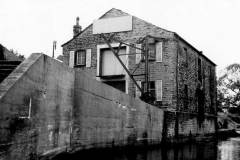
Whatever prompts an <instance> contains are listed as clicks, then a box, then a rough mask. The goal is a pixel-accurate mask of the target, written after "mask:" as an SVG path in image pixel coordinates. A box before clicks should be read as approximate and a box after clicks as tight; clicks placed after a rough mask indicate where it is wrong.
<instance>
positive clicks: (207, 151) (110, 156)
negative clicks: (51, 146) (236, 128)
mask: <svg viewBox="0 0 240 160" xmlns="http://www.w3.org/2000/svg"><path fill="white" fill-rule="evenodd" d="M84 159H86V160H91V159H96V160H240V137H237V138H228V139H226V140H221V141H218V142H214V141H210V142H202V143H194V144H193V143H192V144H185V145H179V146H166V145H165V146H161V147H154V148H148V149H146V148H145V149H143V148H138V149H125V150H121V151H119V150H118V151H113V150H110V149H109V150H104V151H100V150H98V151H85V152H81V153H78V154H73V155H65V156H61V157H58V158H56V160H84Z"/></svg>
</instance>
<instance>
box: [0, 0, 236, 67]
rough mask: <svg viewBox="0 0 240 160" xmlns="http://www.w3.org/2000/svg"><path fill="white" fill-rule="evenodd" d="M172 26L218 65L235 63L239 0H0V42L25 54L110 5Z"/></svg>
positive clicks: (48, 46) (67, 34)
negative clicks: (77, 18) (78, 20)
mask: <svg viewBox="0 0 240 160" xmlns="http://www.w3.org/2000/svg"><path fill="white" fill-rule="evenodd" d="M113 7H114V8H117V9H121V10H122V11H124V12H127V13H129V14H132V15H134V16H136V17H139V18H141V19H144V20H146V21H148V22H151V23H153V24H155V25H157V26H159V27H162V28H165V29H167V30H170V31H174V32H177V33H178V34H179V35H180V36H181V37H183V38H184V39H185V40H187V41H188V42H190V43H191V44H192V45H194V46H195V47H196V48H197V49H198V50H202V51H203V53H204V54H205V55H206V56H207V57H209V58H210V59H211V60H212V61H214V62H215V63H216V64H217V65H218V70H220V69H223V68H224V67H225V66H227V65H229V64H231V63H240V53H239V46H240V44H239V43H240V40H239V37H240V18H239V16H240V0H144V1H143V0H0V43H1V44H3V45H4V46H5V47H7V48H8V49H14V50H17V51H18V52H19V53H21V54H24V55H25V56H26V57H28V56H29V55H30V54H31V53H34V52H43V53H45V54H47V55H50V56H51V54H52V42H53V40H56V41H57V55H59V54H61V53H62V48H61V45H62V44H63V43H65V42H66V41H68V40H69V39H71V38H72V35H73V33H72V27H73V25H74V24H75V19H76V17H77V16H79V17H80V25H82V27H83V28H85V27H86V26H88V25H89V24H90V23H92V21H93V20H94V19H97V18H99V17H100V16H101V15H102V14H104V13H105V12H107V11H108V10H110V9H111V8H113Z"/></svg>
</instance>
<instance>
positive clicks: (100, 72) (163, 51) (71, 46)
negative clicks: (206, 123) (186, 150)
mask: <svg viewBox="0 0 240 160" xmlns="http://www.w3.org/2000/svg"><path fill="white" fill-rule="evenodd" d="M99 33H106V34H109V33H115V36H116V37H118V38H119V39H121V40H122V41H124V42H125V43H128V44H134V45H135V46H136V47H138V48H139V47H142V46H143V44H142V43H141V41H140V40H141V39H143V38H144V37H146V36H149V37H151V40H150V41H149V42H148V43H149V44H148V45H149V54H150V58H149V62H148V63H149V79H150V86H149V88H150V91H151V92H152V94H153V95H154V96H155V97H156V98H155V104H156V105H157V106H159V107H162V108H167V109H170V110H175V111H184V112H191V113H216V76H215V67H216V65H215V64H214V63H213V62H212V61H211V60H210V59H209V58H207V57H206V56H205V55H204V54H203V53H202V52H201V51H199V50H198V49H196V48H195V47H194V46H192V45H191V44H190V43H189V42H187V41H186V40H184V39H183V38H182V37H180V36H179V35H178V34H177V33H175V32H171V31H168V30H165V29H162V28H160V27H158V26H155V25H153V24H151V23H149V22H146V21H144V20H141V19H139V18H137V17H135V16H132V15H129V14H128V13H125V12H123V11H121V10H118V9H115V8H113V9H111V10H109V11H108V12H106V13H105V14H104V15H102V16H101V17H100V18H99V19H98V20H96V21H94V22H93V24H90V25H89V26H88V27H86V28H85V29H84V30H82V29H81V26H80V25H79V19H78V18H77V22H76V25H74V27H73V34H74V35H73V38H72V39H70V40H69V41H68V42H66V43H64V44H63V45H62V47H63V56H64V58H63V62H64V63H65V64H66V65H69V66H70V67H73V68H75V69H76V70H85V71H87V72H88V73H89V74H90V75H91V76H92V77H94V78H96V79H97V80H99V81H102V82H104V83H106V84H109V85H111V86H113V87H115V88H117V89H119V90H121V91H123V92H125V93H127V94H129V95H131V96H134V97H139V96H140V94H141V92H139V90H138V89H137V87H136V86H135V85H134V83H133V81H132V80H131V79H130V77H129V76H128V75H127V74H126V71H125V70H124V69H123V67H122V66H121V64H120V63H119V61H118V60H117V58H116V57H115V56H114V54H113V53H112V51H111V50H110V48H109V46H108V45H107V44H106V42H105V41H104V40H103V39H102V38H101V37H100V36H99ZM111 45H112V46H113V47H115V48H116V47H118V45H119V42H118V41H115V40H112V41H111ZM140 52H141V51H140V50H138V49H136V48H133V47H130V46H128V45H122V46H121V48H120V50H119V55H121V56H120V58H121V60H122V61H123V63H124V64H125V65H126V67H127V68H128V70H129V71H130V72H134V71H135V72H134V74H137V75H141V74H144V73H145V69H144V67H145V61H144V60H143V57H142V56H141V54H139V53H140ZM136 53H137V54H136ZM135 79H136V81H137V83H138V84H139V85H140V86H143V85H144V81H145V79H144V75H143V76H136V77H135Z"/></svg>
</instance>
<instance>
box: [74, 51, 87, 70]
mask: <svg viewBox="0 0 240 160" xmlns="http://www.w3.org/2000/svg"><path fill="white" fill-rule="evenodd" d="M80 53H84V57H85V58H84V60H82V61H83V63H78V58H79V57H78V55H79V54H80ZM86 56H87V53H86V50H85V49H80V50H77V51H76V52H75V66H80V67H84V66H86V58H87V57H86Z"/></svg>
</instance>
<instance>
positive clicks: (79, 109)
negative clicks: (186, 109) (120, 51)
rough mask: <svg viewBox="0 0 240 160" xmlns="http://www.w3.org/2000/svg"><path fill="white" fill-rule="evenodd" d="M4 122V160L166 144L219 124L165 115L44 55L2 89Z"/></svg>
mask: <svg viewBox="0 0 240 160" xmlns="http://www.w3.org/2000/svg"><path fill="white" fill-rule="evenodd" d="M29 107H30V108H31V109H30V110H31V115H29ZM0 117H1V120H0V144H1V146H3V153H2V154H1V156H0V158H1V159H4V160H5V159H7V160H9V159H18V160H23V159H36V158H37V157H38V156H46V155H51V154H53V153H54V154H56V153H60V152H64V151H72V152H74V151H78V150H81V149H86V148H105V147H114V146H127V145H141V144H144V145H145V144H149V145H151V144H160V143H161V142H163V141H166V142H169V141H170V142H171V141H175V140H176V139H177V140H179V139H183V138H182V137H184V138H188V137H192V136H194V138H195V136H199V135H200V136H203V135H206V134H209V133H214V132H215V129H216V128H215V126H214V119H211V118H208V117H205V118H203V119H200V120H199V119H197V118H196V115H195V116H192V115H190V114H188V113H184V114H183V113H182V114H180V113H178V114H176V113H175V112H169V111H164V110H162V109H159V108H157V107H155V106H151V105H149V104H146V103H144V102H142V101H140V100H139V99H137V98H133V97H130V96H128V95H127V94H125V93H123V92H121V91H119V90H116V89H114V88H112V87H110V86H108V85H106V84H103V83H101V82H98V81H96V80H95V79H92V77H91V75H89V74H88V73H87V72H85V71H77V70H73V69H71V68H68V67H67V66H65V65H64V64H62V63H60V62H58V61H56V60H53V59H51V58H50V57H48V56H46V55H42V54H33V55H32V56H30V58H28V59H27V60H25V61H24V62H23V63H22V64H21V65H19V66H18V68H17V69H16V70H15V71H14V72H13V73H12V74H10V76H9V77H8V78H7V79H5V80H4V81H3V82H2V83H1V84H0ZM190 133H191V134H190Z"/></svg>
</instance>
